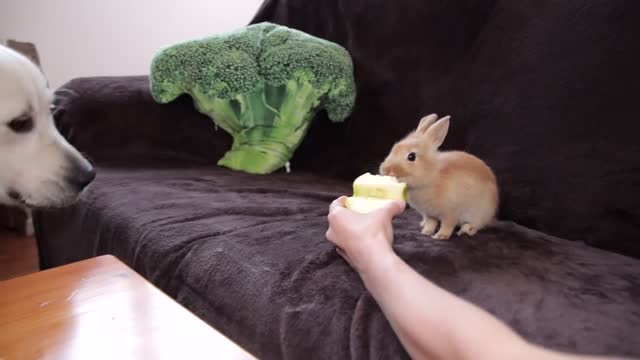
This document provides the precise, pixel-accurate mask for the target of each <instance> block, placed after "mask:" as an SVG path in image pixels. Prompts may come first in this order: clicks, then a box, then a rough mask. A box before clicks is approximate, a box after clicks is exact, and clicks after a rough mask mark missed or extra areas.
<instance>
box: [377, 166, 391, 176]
mask: <svg viewBox="0 0 640 360" xmlns="http://www.w3.org/2000/svg"><path fill="white" fill-rule="evenodd" d="M391 172H392V171H391V170H390V169H389V166H386V165H382V166H380V175H383V176H387V175H390V176H393V174H392V173H391Z"/></svg>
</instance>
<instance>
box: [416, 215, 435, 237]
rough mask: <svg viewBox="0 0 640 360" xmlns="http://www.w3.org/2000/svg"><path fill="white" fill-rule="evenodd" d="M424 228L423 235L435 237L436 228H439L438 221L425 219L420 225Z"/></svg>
mask: <svg viewBox="0 0 640 360" xmlns="http://www.w3.org/2000/svg"><path fill="white" fill-rule="evenodd" d="M420 226H422V231H421V232H422V233H423V234H425V235H433V233H435V232H436V227H437V226H438V221H437V220H436V219H432V218H425V219H424V220H422V222H421V223H420Z"/></svg>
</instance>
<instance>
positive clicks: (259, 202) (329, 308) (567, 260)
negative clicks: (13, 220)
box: [36, 167, 640, 359]
mask: <svg viewBox="0 0 640 360" xmlns="http://www.w3.org/2000/svg"><path fill="white" fill-rule="evenodd" d="M98 174H99V175H98V177H97V179H96V181H95V182H94V183H93V184H92V185H91V186H90V187H89V188H88V189H87V191H86V192H85V193H83V195H82V197H81V199H80V200H79V201H78V202H77V204H75V205H74V206H72V207H70V208H67V209H61V210H47V211H45V212H38V213H37V214H36V217H37V220H38V221H37V222H36V223H37V224H38V225H37V231H38V241H39V248H40V256H41V262H42V265H43V266H44V267H52V266H57V265H62V264H65V263H69V262H72V261H76V260H80V259H84V258H88V257H91V256H95V255H100V254H107V253H110V254H115V255H116V256H118V257H119V258H120V259H122V260H123V261H124V262H126V263H127V264H128V265H130V266H131V267H133V268H134V269H135V270H136V271H138V272H139V273H141V274H142V275H143V276H144V277H146V278H147V279H149V280H150V281H152V282H153V283H154V284H155V285H156V286H158V287H159V288H160V289H162V290H164V291H165V292H167V293H168V294H169V295H170V296H172V297H174V298H175V299H177V300H178V301H179V302H180V303H182V304H184V305H185V306H186V307H187V308H189V309H190V310H192V311H193V312H194V313H196V314H197V315H199V316H200V317H202V318H203V319H204V320H205V321H207V322H208V323H210V324H211V325H213V326H214V327H216V328H217V329H219V330H220V331H221V332H223V333H225V334H226V335H228V336H229V337H230V338H231V339H233V340H235V341H237V342H238V343H239V344H241V345H242V346H244V347H246V348H247V349H248V350H249V351H251V352H253V353H254V354H256V355H258V356H259V357H260V358H265V359H297V358H318V359H328V358H354V359H369V358H380V359H389V358H404V357H407V355H406V353H405V352H404V351H403V350H402V347H401V345H400V343H399V342H398V340H397V338H396V337H395V335H394V334H393V332H392V329H391V328H390V326H389V324H388V323H387V321H386V320H385V318H384V316H383V314H382V313H381V311H380V309H379V308H378V307H377V305H376V303H375V301H374V300H373V299H372V297H371V296H370V295H369V294H368V292H367V291H366V290H365V288H364V287H363V285H362V283H361V281H360V279H359V277H358V275H357V274H356V273H355V272H354V271H353V270H352V269H351V268H350V267H349V266H348V265H347V264H346V263H345V262H344V261H343V260H342V259H341V258H340V257H339V256H338V255H337V254H336V252H335V250H334V248H333V246H332V245H331V244H329V243H328V242H327V241H326V240H325V238H324V234H325V231H326V227H327V222H326V215H327V210H328V205H329V203H330V201H331V200H332V199H334V198H335V197H337V196H339V195H341V194H348V193H349V192H350V184H349V183H348V182H342V181H337V180H329V179H325V178H322V177H319V176H317V175H308V174H300V173H296V172H295V170H294V173H292V174H284V173H277V174H274V175H270V176H255V175H249V174H243V173H237V172H232V171H229V170H225V169H220V168H180V167H173V168H172V167H167V168H155V169H144V168H137V169H132V168H129V169H127V168H119V169H118V168H102V169H100V171H99V172H98ZM419 221H420V218H419V216H418V214H417V213H416V212H415V211H413V210H408V211H406V212H405V213H404V214H403V215H401V216H400V217H399V218H398V219H396V221H395V229H396V243H395V249H396V251H397V252H398V254H399V255H400V256H401V257H402V258H404V259H406V260H407V261H408V262H409V263H410V264H411V265H412V266H413V267H414V268H415V269H417V270H418V271H419V272H420V273H421V274H423V275H424V276H426V277H428V278H429V279H431V280H433V281H434V282H435V283H437V284H439V285H440V286H442V287H444V288H445V289H447V290H449V291H452V292H453V293H455V294H458V295H460V296H462V297H464V298H466V299H468V300H470V301H472V302H473V303H475V304H477V305H479V306H481V307H482V308H484V309H486V310H488V311H489V312H491V313H493V314H495V315H496V316H498V317H499V318H501V319H502V320H504V321H505V322H506V323H508V324H509V325H510V326H512V327H513V328H514V329H515V330H516V331H517V332H518V333H520V334H522V335H523V336H524V337H525V338H527V339H529V340H531V341H534V342H535V343H538V344H542V345H546V346H551V347H553V348H555V349H561V350H571V351H577V352H580V353H597V354H619V355H636V356H640V342H638V341H637V340H638V337H637V334H638V329H640V261H638V260H636V259H632V258H627V257H624V256H622V255H617V254H613V253H608V252H605V251H602V250H598V249H595V248H591V247H588V246H586V245H584V244H582V243H580V242H574V241H566V240H562V239H558V238H553V237H551V236H547V235H545V234H542V233H538V232H535V231H532V230H529V229H526V228H523V227H521V226H518V225H516V224H514V223H509V222H500V223H497V224H496V225H495V226H493V227H491V228H488V229H485V230H484V231H482V232H480V233H479V234H477V235H476V236H475V237H473V238H469V237H454V238H452V239H451V240H449V241H437V240H432V239H430V238H429V237H425V236H424V235H421V234H420V232H419V230H418V223H419ZM424 305H425V306H429V299H424ZM425 331H428V324H425ZM496 346H499V344H496Z"/></svg>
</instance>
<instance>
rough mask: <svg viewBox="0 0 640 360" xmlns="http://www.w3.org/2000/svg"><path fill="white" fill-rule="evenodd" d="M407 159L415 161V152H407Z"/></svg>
mask: <svg viewBox="0 0 640 360" xmlns="http://www.w3.org/2000/svg"><path fill="white" fill-rule="evenodd" d="M407 160H409V161H416V153H414V152H410V153H409V154H407Z"/></svg>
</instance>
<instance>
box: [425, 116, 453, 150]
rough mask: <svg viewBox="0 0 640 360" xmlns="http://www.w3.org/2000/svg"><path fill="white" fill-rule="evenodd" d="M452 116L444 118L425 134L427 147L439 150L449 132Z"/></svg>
mask: <svg viewBox="0 0 640 360" xmlns="http://www.w3.org/2000/svg"><path fill="white" fill-rule="evenodd" d="M450 118H451V117H450V116H446V117H443V118H442V119H440V120H438V121H437V122H436V123H435V124H433V125H431V126H430V127H429V129H427V131H426V132H425V133H424V137H425V139H426V142H427V145H428V146H429V147H431V148H432V149H433V150H437V149H438V148H439V147H440V145H442V143H443V142H444V138H445V137H446V136H447V132H448V131H449V119H450Z"/></svg>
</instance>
